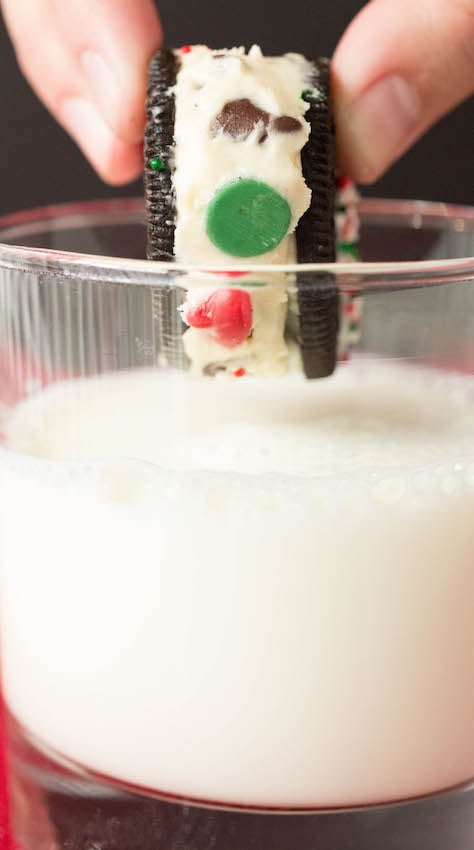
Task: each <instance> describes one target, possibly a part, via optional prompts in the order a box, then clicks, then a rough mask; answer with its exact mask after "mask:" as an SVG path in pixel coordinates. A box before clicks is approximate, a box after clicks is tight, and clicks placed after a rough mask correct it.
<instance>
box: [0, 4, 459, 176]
mask: <svg viewBox="0 0 474 850" xmlns="http://www.w3.org/2000/svg"><path fill="white" fill-rule="evenodd" d="M0 3H1V6H2V10H3V13H4V16H5V20H6V23H7V27H8V29H9V32H10V35H11V38H12V41H13V44H14V46H15V50H16V54H17V57H18V61H19V64H20V67H21V69H22V71H23V73H24V75H25V77H26V78H27V79H28V80H29V82H30V84H31V86H32V87H33V89H34V90H35V92H36V93H37V95H38V96H39V97H40V98H41V99H42V101H43V102H44V103H45V105H46V106H47V107H48V109H49V110H50V111H51V112H52V114H53V115H54V116H55V117H56V119H57V120H58V121H59V123H60V124H61V125H62V126H63V127H64V128H65V129H66V130H67V131H68V132H69V133H70V135H71V136H72V137H73V139H74V140H75V141H76V143H77V144H78V145H79V147H80V148H81V150H82V151H83V153H84V154H85V156H86V157H87V158H88V159H89V161H90V162H91V164H92V165H93V167H94V168H95V169H96V171H97V172H98V174H99V175H100V176H101V177H102V179H103V180H105V181H106V182H108V183H111V184H122V183H127V182H129V181H131V180H133V179H134V178H136V177H138V176H139V175H140V173H141V171H142V146H141V141H142V137H143V130H144V122H145V115H144V100H145V80H146V66H147V63H148V61H149V59H150V57H151V55H152V54H153V52H154V51H155V50H156V49H157V48H158V47H159V46H160V44H161V42H162V29H161V25H160V21H159V17H158V13H157V11H156V8H155V6H154V4H153V3H152V0H67V2H65V0H0ZM333 78H334V91H335V117H336V126H337V139H338V158H339V165H340V168H341V170H342V171H343V172H345V173H347V174H349V175H350V176H352V177H353V178H354V179H356V180H357V181H359V182H362V183H367V182H372V181H374V180H376V179H377V178H378V177H380V175H381V174H383V172H384V171H385V170H386V169H387V168H388V167H389V166H390V165H391V164H392V163H393V162H394V161H395V160H396V159H397V158H398V157H399V156H401V154H402V153H403V152H404V151H405V150H407V148H409V147H410V145H412V144H413V142H414V141H415V140H416V139H417V138H418V137H419V136H420V135H422V134H423V133H424V132H425V131H426V130H427V129H428V127H430V126H431V125H432V124H433V123H434V122H435V121H437V120H438V119H439V118H440V117H441V116H442V115H444V114H445V113H447V112H449V110H450V109H452V108H453V107H454V106H455V105H457V104H458V103H460V102H461V101H462V100H464V99H466V98H468V97H469V95H471V94H472V93H473V92H474V0H418V2H417V3H414V2H413V0H372V2H369V3H367V4H366V5H365V6H364V7H363V8H362V10H361V11H360V12H359V14H358V15H357V16H356V17H355V18H354V20H353V21H352V23H351V24H350V25H349V27H348V29H347V30H346V32H345V33H344V34H343V36H342V38H341V41H340V42H339V45H338V47H337V49H336V52H335V54H334V59H333Z"/></svg>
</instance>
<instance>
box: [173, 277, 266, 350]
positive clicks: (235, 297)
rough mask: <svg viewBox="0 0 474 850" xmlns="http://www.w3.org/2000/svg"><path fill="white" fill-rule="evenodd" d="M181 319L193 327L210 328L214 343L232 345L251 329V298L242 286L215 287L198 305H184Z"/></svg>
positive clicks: (243, 339) (232, 346)
mask: <svg viewBox="0 0 474 850" xmlns="http://www.w3.org/2000/svg"><path fill="white" fill-rule="evenodd" d="M183 318H184V321H185V322H186V323H187V324H188V325H190V326H191V327H192V328H211V329H212V335H213V337H214V338H215V339H216V341H217V342H219V343H220V344H221V345H224V346H225V347H226V348H235V347H236V346H237V345H241V343H243V342H245V340H246V339H247V337H248V336H249V335H250V331H251V330H252V301H251V299H250V295H249V294H248V292H244V291H243V290H241V289H217V290H216V291H215V292H212V293H211V295H208V296H207V298H204V300H203V301H201V302H200V303H199V304H188V305H185V307H184V310H183Z"/></svg>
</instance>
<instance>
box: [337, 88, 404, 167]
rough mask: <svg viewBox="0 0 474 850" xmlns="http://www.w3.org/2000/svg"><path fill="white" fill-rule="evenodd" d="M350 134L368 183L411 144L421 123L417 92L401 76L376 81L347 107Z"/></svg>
mask: <svg viewBox="0 0 474 850" xmlns="http://www.w3.org/2000/svg"><path fill="white" fill-rule="evenodd" d="M350 113H351V114H350V124H351V125H352V126H351V127H350V134H351V136H352V137H353V139H354V144H355V145H356V146H357V148H358V149H359V150H360V161H361V162H363V163H364V164H365V166H364V167H365V169H366V172H367V174H366V175H365V176H363V177H362V178H359V179H364V177H365V179H367V180H372V179H375V178H376V177H377V176H379V174H381V173H382V172H383V171H384V170H385V169H386V168H387V167H388V166H389V165H390V164H391V163H392V162H393V160H395V159H396V158H397V157H398V156H400V154H401V153H402V152H403V151H404V150H405V149H406V148H407V147H408V146H409V145H410V144H411V142H412V141H413V138H414V136H415V135H416V132H417V128H418V127H419V124H420V120H421V101H420V98H419V95H418V93H417V91H416V90H415V89H414V88H413V87H412V86H411V85H409V83H408V82H407V81H406V80H404V79H403V78H402V77H399V76H396V75H391V76H388V77H384V78H383V79H381V80H379V81H378V82H377V83H375V84H374V85H373V86H371V87H370V88H369V89H368V90H367V91H366V92H364V94H363V95H361V97H359V98H358V99H357V100H356V101H355V102H354V103H353V104H351V108H350Z"/></svg>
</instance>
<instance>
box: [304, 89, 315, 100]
mask: <svg viewBox="0 0 474 850" xmlns="http://www.w3.org/2000/svg"><path fill="white" fill-rule="evenodd" d="M312 95H313V90H312V89H303V91H302V92H301V97H302V99H303V100H308V98H309V97H312Z"/></svg>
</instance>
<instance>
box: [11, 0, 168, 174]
mask: <svg viewBox="0 0 474 850" xmlns="http://www.w3.org/2000/svg"><path fill="white" fill-rule="evenodd" d="M0 2H1V0H0ZM2 8H3V12H4V16H5V20H6V23H7V26H8V28H9V31H10V35H11V37H12V40H13V43H14V45H15V48H16V52H17V56H18V60H19V63H20V66H21V68H22V70H23V73H24V74H25V76H26V78H27V79H28V81H29V82H30V83H31V85H32V87H33V88H34V90H35V91H36V93H37V94H38V95H39V97H40V98H41V99H42V100H43V102H44V103H45V104H46V106H47V107H48V108H49V109H50V111H51V112H52V114H53V115H54V116H55V117H56V118H57V120H58V121H59V122H60V123H61V124H62V126H63V127H64V128H65V129H66V130H67V131H68V132H69V133H70V134H71V136H72V137H73V138H74V139H75V141H76V142H77V144H78V145H79V147H80V148H81V149H82V151H83V152H84V154H85V155H86V157H87V158H88V159H89V160H90V162H91V163H92V165H93V166H94V168H95V169H96V171H97V172H98V173H99V175H100V176H101V177H102V178H103V179H104V180H106V181H107V182H108V183H114V184H120V183H126V182H128V181H130V180H133V179H135V178H136V177H138V176H139V175H140V174H141V172H142V170H143V162H142V141H143V129H144V123H145V114H144V103H145V85H146V67H147V64H148V60H149V59H150V58H151V55H152V54H153V52H154V51H155V50H156V49H157V48H158V47H159V45H160V43H161V27H160V23H159V20H158V16H157V13H156V10H155V7H154V5H153V2H152V0H3V3H2ZM53 155H54V154H53Z"/></svg>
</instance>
